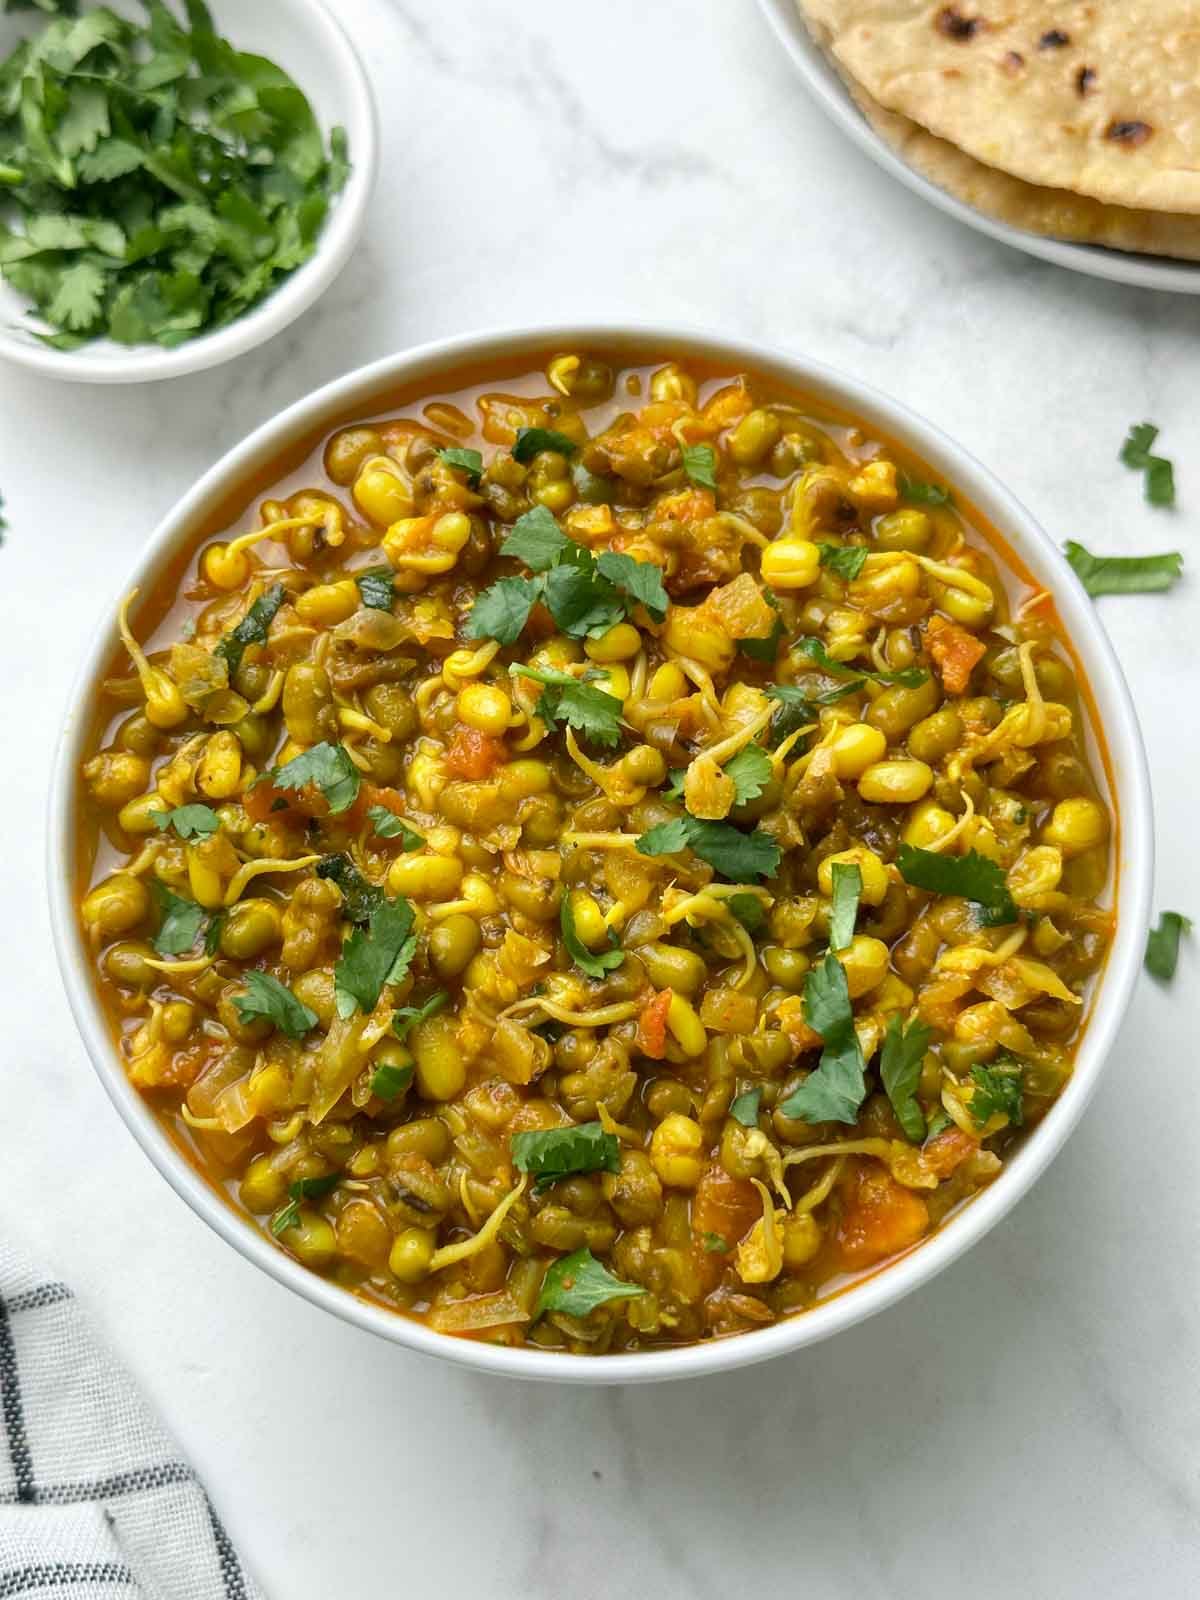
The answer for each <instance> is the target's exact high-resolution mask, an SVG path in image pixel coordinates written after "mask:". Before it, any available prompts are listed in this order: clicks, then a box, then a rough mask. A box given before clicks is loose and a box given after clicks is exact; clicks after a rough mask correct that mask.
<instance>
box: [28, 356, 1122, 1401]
mask: <svg viewBox="0 0 1200 1600" xmlns="http://www.w3.org/2000/svg"><path fill="white" fill-rule="evenodd" d="M114 613H115V614H116V615H117V616H118V617H119V626H118V625H115V624H114V620H113V617H114ZM50 841H51V843H50V850H51V857H50V874H49V876H50V892H51V901H52V908H53V919H54V928H55V937H56V941H57V947H58V953H59V959H60V963H61V966H62V971H63V975H64V979H65V982H66V985H67V991H68V995H69V998H70V1002H71V1005H72V1009H73V1011H74V1013H75V1017H76V1020H77V1022H78V1024H79V1027H80V1030H81V1032H82V1034H83V1037H84V1040H85V1042H86V1044H87V1047H88V1050H89V1053H90V1054H91V1057H92V1060H93V1062H94V1064H95V1067H96V1070H97V1071H98V1073H99V1074H100V1077H101V1079H102V1081H103V1083H104V1085H105V1088H106V1090H107V1091H108V1093H109V1095H110V1096H111V1097H112V1099H113V1101H114V1103H115V1104H116V1106H117V1108H118V1110H119V1111H120V1112H121V1114H122V1116H123V1117H124V1119H125V1120H126V1122H127V1123H128V1125H129V1127H130V1128H131V1130H132V1131H133V1133H134V1135H135V1137H136V1138H137V1139H138V1141H139V1143H140V1144H141V1145H142V1146H143V1148H144V1149H145V1150H146V1152H147V1153H148V1154H149V1156H150V1157H151V1159H152V1160H153V1161H154V1162H155V1164H156V1165H157V1166H158V1167H159V1169H160V1171H161V1172H162V1173H163V1174H164V1176H165V1177H166V1178H167V1179H168V1181H169V1182H170V1183H171V1185H172V1186H173V1187H174V1188H175V1189H176V1191H177V1192H178V1193H180V1194H181V1195H182V1196H183V1197H184V1199H186V1200H187V1201H188V1203H189V1204H190V1205H191V1206H192V1207H193V1208H194V1209H195V1210H196V1211H197V1212H198V1213H199V1214H200V1215H201V1216H202V1217H203V1218H204V1219H205V1220H206V1221H207V1222H209V1223H210V1224H211V1225H212V1226H213V1227H214V1228H216V1230H217V1231H218V1232H219V1233H221V1234H222V1235H223V1236H224V1237H225V1238H226V1239H227V1240H228V1241H229V1242H230V1243H231V1244H233V1245H235V1246H236V1248H237V1249H238V1250H239V1251H241V1252H242V1254H243V1255H245V1256H247V1257H248V1258H249V1259H251V1260H253V1261H255V1262H256V1263H257V1264H258V1265H260V1266H261V1267H263V1268H264V1269H265V1270H266V1271H268V1272H270V1273H271V1274H272V1275H273V1276H275V1277H276V1278H277V1279H279V1280H280V1281H281V1282H283V1283H285V1284H287V1285H288V1286H289V1287H291V1288H293V1289H295V1290H297V1291H298V1292H299V1293H301V1294H304V1295H305V1296H307V1297H308V1298H309V1299H310V1300H312V1301H313V1302H315V1303H316V1304H319V1305H322V1306H324V1307H325V1308H326V1309H328V1310H330V1311H333V1312H334V1313H336V1314H337V1315H339V1316H341V1317H343V1318H345V1319H346V1320H348V1321H350V1322H353V1323H355V1324H356V1325H358V1326H360V1327H364V1328H367V1329H369V1330H370V1331H372V1332H374V1333H377V1334H380V1335H381V1336H383V1337H385V1338H389V1339H391V1340H393V1341H394V1342H396V1343H397V1344H400V1345H403V1346H405V1347H407V1348H409V1349H414V1350H418V1351H421V1352H424V1353H427V1354H434V1355H439V1356H442V1357H444V1358H447V1359H450V1360H455V1361H458V1362H460V1363H463V1364H465V1365H469V1366H473V1367H476V1368H480V1369H482V1370H485V1371H490V1372H500V1373H506V1374H509V1375H515V1376H524V1377H536V1378H549V1379H559V1380H568V1381H581V1382H631V1381H642V1380H652V1379H657V1378H667V1377H679V1376H685V1375H689V1374H691V1375H694V1374H697V1373H702V1372H708V1371H715V1370H720V1369H724V1368H727V1367H731V1366H737V1365H740V1364H743V1363H747V1362H751V1361H756V1360H760V1359H764V1358H766V1357H769V1356H772V1355H776V1354H779V1353H781V1352H784V1351H788V1350H794V1349H797V1348H799V1347H801V1346H803V1345H805V1344H809V1343H811V1342H813V1341H815V1340H817V1339H820V1338H824V1337H826V1336H828V1335H829V1334H831V1333H833V1332H836V1331H837V1330H838V1329H840V1328H843V1327H846V1326H848V1325H850V1324H852V1323H854V1322H857V1321H859V1320H861V1319H862V1318H863V1317H865V1316H868V1315H870V1314H871V1313H872V1312H874V1311H876V1310H879V1309H881V1308H882V1307H884V1306H886V1305H888V1304H890V1303H891V1302H892V1301H894V1300H896V1299H897V1298H898V1297H899V1296H901V1295H902V1294H904V1293H906V1292H908V1290H910V1289H912V1288H915V1287H916V1286H917V1285H918V1284H920V1283H922V1282H924V1281H925V1280H926V1279H928V1278H929V1277H931V1276H932V1275H933V1274H934V1273H935V1272H937V1271H938V1270H940V1268H941V1267H943V1266H944V1265H946V1264H947V1263H948V1262H949V1261H950V1260H952V1259H953V1258H954V1257H955V1256H956V1255H958V1254H959V1253H960V1252H961V1251H962V1250H964V1249H966V1248H967V1247H968V1246H969V1245H970V1244H971V1243H973V1242H974V1241H975V1240H976V1239H978V1238H980V1237H981V1236H982V1235H983V1234H984V1233H985V1232H986V1231H987V1230H988V1229H989V1228H990V1227H991V1226H992V1225H993V1224H994V1223H995V1222H996V1221H997V1220H998V1219H999V1218H1000V1217H1001V1216H1002V1215H1003V1214H1004V1213H1005V1212H1006V1211H1008V1210H1009V1209H1010V1208H1011V1207H1012V1206H1013V1205H1014V1204H1015V1202H1016V1200H1017V1199H1018V1198H1019V1197H1020V1195H1021V1194H1023V1193H1024V1192H1025V1190H1026V1189H1028V1187H1029V1186H1030V1184H1031V1183H1032V1182H1033V1180H1034V1178H1035V1177H1036V1176H1037V1175H1038V1173H1039V1172H1040V1171H1041V1170H1042V1169H1043V1168H1044V1167H1045V1166H1046V1165H1047V1163H1048V1162H1049V1161H1050V1159H1051V1158H1052V1157H1053V1155H1054V1153H1055V1151H1056V1150H1057V1149H1058V1148H1059V1146H1060V1145H1061V1144H1062V1142H1063V1140H1064V1138H1065V1137H1066V1135H1067V1133H1068V1132H1069V1131H1070V1129H1071V1128H1072V1127H1073V1126H1074V1124H1075V1122H1076V1121H1077V1120H1078V1117H1079V1115H1080V1113H1081V1112H1082V1109H1083V1107H1084V1105H1085V1104H1086V1102H1087V1099H1088V1097H1089V1096H1090V1094H1091V1093H1092V1090H1093V1089H1094V1087H1095V1084H1096V1081H1097V1079H1098V1076H1099V1072H1100V1069H1101V1066H1102V1064H1103V1062H1104V1060H1105V1057H1106V1056H1107V1054H1108V1052H1109V1050H1110V1047H1111V1045H1112V1042H1113V1038H1114V1035H1115V1032H1116V1029H1117V1027H1118V1024H1119V1022H1120V1019H1121V1016H1122V1014H1123V1012H1124V1009H1125V1006H1126V1003H1127V1001H1128V998H1129V995H1130V993H1131V991H1132V987H1133V983H1134V981H1135V978H1136V975H1137V972H1138V969H1139V963H1140V959H1141V953H1142V948H1143V941H1144V936H1145V930H1146V925H1147V920H1148V897H1149V887H1150V882H1151V872H1152V842H1151V816H1150V796H1149V786H1148V779H1147V773H1146V764H1145V759H1144V755H1143V751H1142V745H1141V740H1140V735H1139V732H1138V728H1137V723H1136V719H1135V716H1134V713H1133V708H1132V705H1131V703H1130V699H1129V695H1128V691H1127V689H1126V687H1125V684H1124V680H1123V678H1122V676H1121V673H1120V669H1119V667H1118V665H1117V662H1116V660H1115V658H1114V656H1113V653H1112V650H1111V648H1110V646H1109V644H1108V641H1107V639H1106V637H1105V635H1104V632H1103V630H1102V629H1101V627H1100V625H1099V622H1098V621H1097V618H1096V615H1095V611H1094V608H1093V605H1092V602H1091V601H1090V600H1088V598H1087V597H1086V595H1085V594H1084V592H1083V590H1082V588H1081V587H1080V586H1079V584H1078V582H1077V580H1076V579H1075V577H1074V575H1073V574H1072V573H1071V571H1070V568H1069V567H1068V566H1067V563H1066V562H1065V560H1064V559H1063V558H1062V556H1061V555H1059V553H1058V550H1057V548H1056V546H1055V545H1054V544H1053V543H1052V542H1051V540H1050V539H1049V538H1048V537H1047V535H1046V534H1045V533H1043V532H1042V530H1041V529H1040V528H1039V527H1038V526H1037V524H1036V523H1035V522H1034V521H1033V519H1032V518H1031V517H1030V515H1029V514H1028V512H1026V511H1025V510H1024V509H1023V508H1022V507H1021V506H1020V505H1019V504H1018V503H1017V502H1016V501H1015V500H1014V499H1013V498H1012V497H1011V496H1010V495H1009V494H1008V493H1007V491H1006V490H1004V489H1003V488H1002V487H1001V486H1000V484H999V483H998V482H997V481H996V479H995V478H994V477H993V476H992V475H991V474H990V473H989V472H988V471H987V470H986V469H985V468H984V467H983V466H981V465H980V464H979V463H978V462H976V461H975V460H974V459H973V458H972V457H970V456H969V455H968V454H967V453H966V452H964V451H963V450H962V449H961V448H959V447H958V446H956V445H954V444H952V443H951V442H950V441H949V440H948V439H947V438H946V437H945V436H944V435H943V434H941V433H940V432H939V431H938V430H937V429H935V428H934V427H933V426H932V425H930V424H929V423H926V422H924V421H922V420H921V419H919V418H918V417H916V416H914V415H913V414H912V413H911V412H909V411H907V410H906V409H905V408H904V407H902V406H900V405H898V404H897V403H896V402H894V401H892V400H889V399H887V398H885V397H884V396H882V395H880V394H878V393H876V392H875V391H874V390H872V389H870V388H868V387H867V386H866V385H863V384H861V383H858V382H857V381H855V380H852V379H849V378H846V377H844V376H842V375H840V374H837V373H834V372H831V371H829V370H828V369H826V368H824V367H821V366H820V365H818V364H816V363H813V362H810V361H808V360H807V359H805V358H801V357H796V356H790V355H787V354H783V353H780V352H776V351H772V350H769V349H764V348H758V347H754V346H751V345H747V344H746V343H744V342H742V341H731V340H723V339H719V338H714V337H709V336H707V335H704V334H700V333H696V332H692V331H687V330H678V329H670V328H645V329H643V328H633V329H615V328H609V327H585V328H551V329H545V330H533V331H527V332H517V333H495V334H484V335H476V336H469V337H464V338H460V339H455V340H451V341H446V342H442V343H439V344H437V345H430V346H426V347H424V348H422V349H418V350H415V351H411V352H407V353H405V354H402V355H399V356H396V357H392V358H389V359H387V360H385V361H381V362H378V363H376V364H375V365H373V366H370V367H367V368H364V369H362V370H360V371H358V372H355V373H352V374H350V375H349V376H347V377H345V378H342V379H340V380H338V381H337V382H335V383H332V384H329V385H328V386H326V387H325V388H324V389H322V390H320V391H319V392H318V393H316V394H315V395H312V396H311V397H309V398H308V399H306V400H303V401H301V402H300V403H298V404H297V405H295V406H293V407H291V408H290V409H289V410H288V411H285V412H284V413H283V414H282V415H281V416H279V417H278V418H276V419H275V420H273V421H271V422H269V423H267V424H266V425H265V426H263V427H262V428H260V429H258V430H257V432H255V433H254V434H253V435H251V437H250V438H249V439H247V440H246V441H245V442H244V443H243V444H241V445H240V446H238V447H237V448H236V449H235V450H233V451H231V452H230V454H229V455H227V456H226V457H225V459H224V460H222V461H221V462H219V463H218V464H217V465H216V466H215V467H214V468H213V469H212V470H211V471H210V472H209V473H207V474H206V475H205V477H204V478H203V479H202V480H201V481H200V482H199V483H198V484H197V485H196V487H195V488H194V489H193V490H192V491H191V492H190V493H189V494H188V495H187V496H185V498H184V499H183V500H182V501H181V502H180V504H179V505H178V507H177V508H176V509H175V510H174V511H173V512H172V513H171V515H170V516H168V517H167V519H166V520H165V521H164V523H163V524H162V525H161V527H160V528H159V529H158V530H157V532H156V533H155V534H154V536H153V538H152V539H151V540H150V541H149V543H148V545H147V548H146V551H145V554H144V556H143V558H142V559H141V561H140V562H139V563H138V567H137V570H136V571H135V572H134V573H133V574H132V575H131V577H130V578H129V579H128V581H127V582H126V583H125V584H124V585H123V586H122V590H121V595H120V597H119V601H118V602H117V604H115V605H114V608H113V611H111V612H109V613H108V614H107V616H106V620H105V621H104V623H103V625H102V627H101V629H100V632H99V634H98V636H97V639H96V641H95V643H94V645H93V647H92V649H91V651H90V652H89V655H88V659H87V660H86V662H85V663H84V664H83V668H82V671H81V674H80V678H79V685H78V689H77V692H76V695H75V697H74V699H73V701H72V710H71V714H70V718H69V721H68V724H67V727H66V730H65V732H64V735H63V739H62V744H61V748H60V751H59V757H58V763H57V769H56V774H55V779H54V787H53V796H52V825H51V829H50Z"/></svg>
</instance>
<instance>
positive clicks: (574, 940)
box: [558, 894, 625, 978]
mask: <svg viewBox="0 0 1200 1600" xmlns="http://www.w3.org/2000/svg"><path fill="white" fill-rule="evenodd" d="M558 920H559V926H560V927H561V929H562V938H563V945H564V946H565V948H566V952H567V954H568V955H569V956H570V958H571V960H572V961H573V962H574V963H575V965H576V966H577V967H578V968H579V970H580V972H584V973H586V974H587V976H588V977H589V978H602V977H603V976H604V974H605V973H606V972H611V971H612V970H613V968H614V967H619V966H620V965H621V963H622V961H624V959H625V952H624V950H622V949H621V947H620V942H619V940H618V939H617V936H616V934H615V933H613V931H612V929H611V928H610V929H609V930H608V944H609V948H608V949H607V950H601V951H599V952H597V951H593V950H589V949H588V947H587V945H585V944H584V942H583V940H582V939H581V938H580V937H579V934H578V932H577V930H576V927H575V913H574V911H573V910H572V908H571V896H570V894H564V895H563V897H562V907H561V910H560V911H559V917H558Z"/></svg>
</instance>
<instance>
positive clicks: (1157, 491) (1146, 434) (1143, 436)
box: [1121, 422, 1175, 506]
mask: <svg viewBox="0 0 1200 1600" xmlns="http://www.w3.org/2000/svg"><path fill="white" fill-rule="evenodd" d="M1157 438H1158V429H1157V428H1156V427H1155V425H1154V423H1152V422H1135V423H1134V424H1133V426H1132V427H1131V428H1130V430H1129V432H1128V434H1127V435H1126V438H1125V443H1124V444H1123V445H1122V446H1121V460H1122V461H1123V462H1124V463H1125V465H1126V466H1127V467H1132V468H1133V469H1134V470H1135V471H1137V472H1141V473H1144V474H1145V477H1144V480H1143V481H1144V488H1145V495H1146V499H1147V501H1148V502H1149V504H1150V505H1152V506H1173V505H1174V504H1175V468H1174V467H1173V465H1172V464H1171V462H1170V461H1168V460H1167V458H1166V456H1156V455H1154V454H1153V449H1154V441H1155V440H1156V439H1157Z"/></svg>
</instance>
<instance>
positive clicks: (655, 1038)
mask: <svg viewBox="0 0 1200 1600" xmlns="http://www.w3.org/2000/svg"><path fill="white" fill-rule="evenodd" d="M670 1009H671V990H670V989H663V990H662V991H661V992H660V993H658V994H656V995H655V996H654V999H653V1000H651V1002H650V1004H649V1005H648V1006H647V1007H646V1009H645V1010H644V1011H643V1012H642V1014H641V1017H640V1018H639V1019H638V1031H637V1047H638V1049H639V1050H640V1051H641V1052H642V1054H643V1055H644V1056H649V1057H650V1059H651V1060H652V1061H661V1060H662V1058H663V1057H664V1056H665V1055H666V1053H667V1012H668V1011H669V1010H670Z"/></svg>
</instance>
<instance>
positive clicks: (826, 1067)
mask: <svg viewBox="0 0 1200 1600" xmlns="http://www.w3.org/2000/svg"><path fill="white" fill-rule="evenodd" d="M804 1020H805V1021H806V1022H807V1023H808V1025H809V1027H810V1028H812V1029H813V1030H814V1031H815V1032H817V1033H819V1034H820V1035H821V1039H822V1041H823V1048H822V1050H821V1059H820V1061H819V1062H818V1063H817V1066H816V1069H815V1070H814V1071H813V1072H810V1073H809V1075H808V1077H807V1078H806V1079H805V1080H804V1082H803V1083H802V1084H801V1085H800V1087H799V1088H798V1089H794V1090H793V1091H792V1093H791V1094H790V1095H788V1097H787V1099H786V1100H784V1101H783V1102H782V1103H781V1104H780V1107H779V1109H780V1110H781V1111H782V1112H783V1114H784V1116H785V1117H798V1118H799V1119H800V1120H801V1121H802V1122H810V1123H813V1122H851V1123H852V1122H854V1121H855V1120H856V1119H857V1117H858V1108H859V1106H861V1105H862V1103H863V1100H864V1099H865V1098H866V1093H867V1080H866V1064H865V1063H864V1061H863V1053H862V1049H861V1047H860V1046H859V1043H858V1035H857V1034H856V1033H855V1031H854V1011H853V1008H852V1007H851V1004H850V991H849V989H848V988H847V986H846V973H845V969H844V968H843V966H842V964H841V962H840V961H839V960H838V958H837V956H835V955H834V953H833V951H832V950H830V951H827V952H826V955H825V959H824V960H823V961H822V962H821V963H820V965H819V966H816V967H813V968H812V969H811V970H810V971H809V973H808V974H807V976H806V977H805V980H804Z"/></svg>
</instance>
